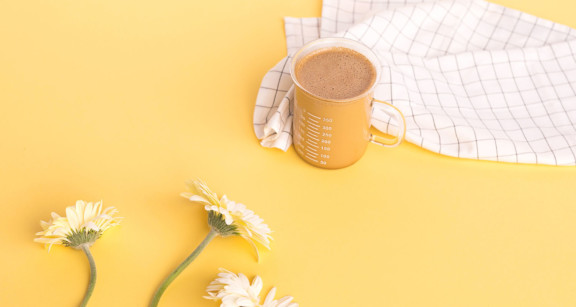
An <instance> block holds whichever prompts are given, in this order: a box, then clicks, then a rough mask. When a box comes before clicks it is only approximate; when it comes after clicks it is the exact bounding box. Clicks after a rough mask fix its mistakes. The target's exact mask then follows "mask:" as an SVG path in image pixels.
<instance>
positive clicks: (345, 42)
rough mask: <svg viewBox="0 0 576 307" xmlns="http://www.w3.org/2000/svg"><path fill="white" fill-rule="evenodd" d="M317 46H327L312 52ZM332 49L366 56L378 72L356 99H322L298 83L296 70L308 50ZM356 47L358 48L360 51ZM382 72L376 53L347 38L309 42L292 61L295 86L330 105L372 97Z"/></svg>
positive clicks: (291, 74)
mask: <svg viewBox="0 0 576 307" xmlns="http://www.w3.org/2000/svg"><path fill="white" fill-rule="evenodd" d="M316 45H325V46H324V47H319V48H316V49H312V50H310V49H311V48H312V47H314V46H316ZM350 45H353V47H349V46H350ZM332 47H343V48H348V49H352V50H354V51H356V52H358V53H360V54H362V55H363V56H365V57H366V58H367V59H368V60H369V61H370V64H372V66H373V67H374V69H375V70H376V78H375V79H374V83H373V84H372V85H371V86H370V88H369V89H367V90H366V91H364V92H362V93H361V94H359V95H356V96H354V97H350V98H345V99H330V98H325V97H320V96H318V95H315V94H313V93H311V92H310V91H309V90H307V89H306V88H304V87H303V86H302V84H300V82H298V80H297V79H296V72H295V68H296V64H297V63H298V60H300V59H301V58H302V57H303V56H304V55H307V54H308V53H305V52H306V51H308V50H310V52H313V51H316V50H320V49H323V48H332ZM354 47H357V48H358V49H360V50H358V49H356V48H354ZM303 53H305V54H303ZM381 70H382V68H381V66H380V61H379V60H378V56H377V55H376V54H375V53H374V51H372V50H371V49H370V48H369V47H368V46H366V45H365V44H363V43H362V42H359V41H356V40H352V39H349V38H345V37H327V38H319V39H316V40H313V41H311V42H308V43H306V44H305V45H304V46H302V47H300V49H298V51H296V52H295V53H294V54H293V55H292V59H291V62H290V77H291V78H292V81H293V82H294V85H296V86H297V87H298V88H300V89H301V90H302V91H303V92H304V93H306V94H308V95H310V96H312V97H313V98H315V99H318V100H322V101H324V102H328V103H345V102H352V101H356V100H358V99H360V98H363V97H365V96H367V95H370V93H372V92H373V91H374V88H375V87H376V85H377V84H378V82H379V80H380V75H381Z"/></svg>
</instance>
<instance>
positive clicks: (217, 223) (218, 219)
mask: <svg viewBox="0 0 576 307" xmlns="http://www.w3.org/2000/svg"><path fill="white" fill-rule="evenodd" d="M208 224H209V225H210V227H212V229H213V230H214V231H216V232H217V233H218V234H219V235H220V236H222V237H229V236H238V235H240V233H239V232H238V226H236V225H235V224H234V223H232V224H230V225H228V224H226V220H225V218H224V216H223V215H222V213H219V212H216V211H210V212H208Z"/></svg>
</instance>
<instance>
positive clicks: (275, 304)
mask: <svg viewBox="0 0 576 307" xmlns="http://www.w3.org/2000/svg"><path fill="white" fill-rule="evenodd" d="M262 287H263V283H262V279H261V278H260V276H256V277H254V279H253V280H252V283H250V281H249V280H248V278H247V277H246V276H245V275H244V274H242V273H238V274H234V273H232V272H230V271H228V270H226V269H222V268H221V269H220V273H219V274H218V277H217V278H216V279H215V280H214V281H212V282H211V283H210V285H208V287H207V288H206V291H207V292H208V296H205V297H204V298H206V299H209V300H213V301H220V302H221V305H220V307H298V304H297V303H292V300H293V298H292V297H291V296H286V297H283V298H281V299H279V300H274V296H275V295H276V288H272V290H270V292H268V295H267V296H266V299H265V300H264V302H263V303H262V304H260V301H261V299H260V292H261V291H262Z"/></svg>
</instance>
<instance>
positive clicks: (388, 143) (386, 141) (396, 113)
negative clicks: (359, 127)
mask: <svg viewBox="0 0 576 307" xmlns="http://www.w3.org/2000/svg"><path fill="white" fill-rule="evenodd" d="M372 101H377V102H380V103H382V104H385V105H386V106H389V107H391V108H392V110H393V112H390V113H389V112H386V113H388V114H389V115H390V116H392V117H393V118H395V119H396V121H397V122H398V123H399V127H398V128H399V129H400V131H399V132H398V136H394V137H383V136H379V135H375V134H370V142H372V143H374V144H378V145H380V146H384V147H396V146H398V145H400V143H402V140H403V139H404V137H405V136H406V119H405V118H404V115H403V114H402V112H400V110H399V109H398V108H397V107H395V106H394V105H392V104H390V103H388V102H386V101H382V100H378V99H374V98H373V99H372Z"/></svg>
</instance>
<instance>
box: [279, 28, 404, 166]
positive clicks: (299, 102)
mask: <svg viewBox="0 0 576 307" xmlns="http://www.w3.org/2000/svg"><path fill="white" fill-rule="evenodd" d="M290 72H291V75H292V79H293V81H294V84H295V94H294V97H295V101H294V121H293V123H294V127H293V128H294V134H293V140H294V146H295V148H296V152H297V153H298V155H299V156H300V157H301V158H302V159H303V160H304V161H306V162H308V163H310V164H312V165H314V166H318V167H321V168H329V169H336V168H342V167H346V166H349V165H351V164H353V163H354V162H356V161H358V160H359V159H360V158H361V157H362V155H363V154H364V152H365V150H366V147H367V145H368V143H369V142H370V141H371V142H374V143H376V144H379V145H383V146H388V147H392V146H397V145H399V144H400V142H401V141H402V138H403V135H404V132H405V127H406V126H405V125H406V124H405V120H404V117H403V116H402V113H401V112H400V111H399V110H398V109H397V108H396V107H394V106H393V105H391V104H389V103H386V102H383V101H379V100H375V99H374V98H373V92H374V87H375V86H376V84H377V82H378V79H379V76H380V65H379V64H378V59H377V57H376V55H375V54H374V53H373V52H372V51H371V50H370V49H369V48H368V47H366V46H364V45H363V44H361V43H359V42H356V41H353V40H349V39H343V38H327V39H319V40H316V41H314V42H312V43H309V44H307V45H306V46H304V47H302V49H300V50H299V51H298V52H296V54H295V55H294V57H293V59H292V65H291V71H290ZM373 101H378V102H381V103H383V104H384V105H386V106H387V107H388V108H389V109H390V111H391V112H392V113H391V116H393V117H395V118H396V120H397V122H398V123H400V133H399V135H398V136H397V137H394V138H392V139H390V138H383V137H378V136H375V135H372V134H370V119H371V113H372V112H371V111H372V105H373Z"/></svg>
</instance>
